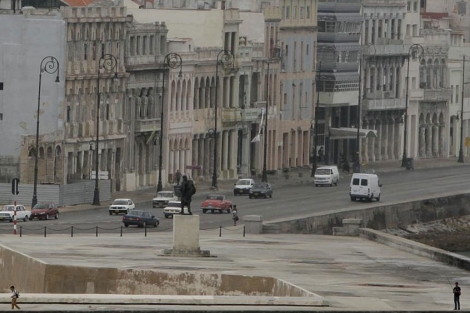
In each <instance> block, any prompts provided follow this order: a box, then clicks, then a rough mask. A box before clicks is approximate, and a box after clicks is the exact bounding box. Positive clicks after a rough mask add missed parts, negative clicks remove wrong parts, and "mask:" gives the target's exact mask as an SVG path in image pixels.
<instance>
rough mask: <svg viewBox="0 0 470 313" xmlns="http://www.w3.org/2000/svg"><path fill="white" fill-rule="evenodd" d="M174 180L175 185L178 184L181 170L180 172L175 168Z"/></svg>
mask: <svg viewBox="0 0 470 313" xmlns="http://www.w3.org/2000/svg"><path fill="white" fill-rule="evenodd" d="M175 180H176V185H178V186H179V184H180V181H181V172H180V170H176V173H175Z"/></svg>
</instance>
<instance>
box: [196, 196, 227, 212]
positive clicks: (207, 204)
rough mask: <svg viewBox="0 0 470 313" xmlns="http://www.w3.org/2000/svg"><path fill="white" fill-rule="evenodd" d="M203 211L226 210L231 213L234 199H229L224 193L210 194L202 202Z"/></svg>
mask: <svg viewBox="0 0 470 313" xmlns="http://www.w3.org/2000/svg"><path fill="white" fill-rule="evenodd" d="M201 210H202V213H206V212H207V211H211V213H214V212H216V211H217V212H218V213H223V212H224V211H225V212H227V213H230V212H231V211H232V201H230V200H228V199H227V197H225V196H224V195H208V196H207V197H206V200H204V201H203V202H202V204H201Z"/></svg>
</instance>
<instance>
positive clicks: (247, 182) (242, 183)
mask: <svg viewBox="0 0 470 313" xmlns="http://www.w3.org/2000/svg"><path fill="white" fill-rule="evenodd" d="M254 184H255V181H254V180H253V179H251V178H243V179H239V180H238V181H237V182H236V183H235V187H234V188H233V195H234V196H237V195H243V194H249V193H250V189H251V187H252V186H253V185H254Z"/></svg>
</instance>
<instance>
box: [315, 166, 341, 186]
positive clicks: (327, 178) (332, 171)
mask: <svg viewBox="0 0 470 313" xmlns="http://www.w3.org/2000/svg"><path fill="white" fill-rule="evenodd" d="M338 181H339V171H338V167H337V166H335V165H334V166H322V167H319V168H317V170H316V171H315V177H314V178H313V182H314V183H315V186H318V185H328V186H333V184H334V185H335V186H338Z"/></svg>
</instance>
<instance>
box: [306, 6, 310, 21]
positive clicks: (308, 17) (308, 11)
mask: <svg viewBox="0 0 470 313" xmlns="http://www.w3.org/2000/svg"><path fill="white" fill-rule="evenodd" d="M306 15H307V16H306V19H307V20H309V19H310V7H307V12H306Z"/></svg>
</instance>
